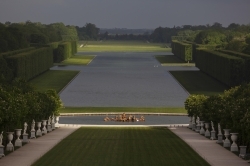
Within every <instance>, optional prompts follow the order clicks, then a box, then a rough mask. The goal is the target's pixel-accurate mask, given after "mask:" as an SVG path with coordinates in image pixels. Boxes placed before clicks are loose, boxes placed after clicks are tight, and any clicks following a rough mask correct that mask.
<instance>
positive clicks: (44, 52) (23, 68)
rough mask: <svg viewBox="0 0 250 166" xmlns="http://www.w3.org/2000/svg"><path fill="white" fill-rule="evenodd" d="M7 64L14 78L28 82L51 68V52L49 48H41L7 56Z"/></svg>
mask: <svg viewBox="0 0 250 166" xmlns="http://www.w3.org/2000/svg"><path fill="white" fill-rule="evenodd" d="M7 62H8V64H9V66H10V68H12V69H13V73H14V77H17V78H23V79H25V80H29V79H31V78H33V77H35V76H37V75H39V74H41V73H43V72H44V71H46V70H48V69H49V68H50V67H52V66H53V51H52V48H50V47H43V48H39V49H35V50H31V51H29V52H24V53H21V54H17V55H13V56H9V57H7Z"/></svg>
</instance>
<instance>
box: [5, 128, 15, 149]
mask: <svg viewBox="0 0 250 166" xmlns="http://www.w3.org/2000/svg"><path fill="white" fill-rule="evenodd" d="M7 134H8V140H9V143H8V144H7V146H6V151H14V146H13V144H12V142H11V141H12V140H13V134H14V132H7Z"/></svg>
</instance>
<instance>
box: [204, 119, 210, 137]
mask: <svg viewBox="0 0 250 166" xmlns="http://www.w3.org/2000/svg"><path fill="white" fill-rule="evenodd" d="M205 127H206V132H205V137H208V138H209V137H210V131H209V130H208V129H209V123H205Z"/></svg>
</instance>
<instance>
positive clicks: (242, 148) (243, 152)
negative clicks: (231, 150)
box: [239, 146, 247, 159]
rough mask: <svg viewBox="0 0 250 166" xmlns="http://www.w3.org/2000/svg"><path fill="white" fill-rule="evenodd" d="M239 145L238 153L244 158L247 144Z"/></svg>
mask: <svg viewBox="0 0 250 166" xmlns="http://www.w3.org/2000/svg"><path fill="white" fill-rule="evenodd" d="M239 147H240V154H239V157H241V158H243V159H244V158H245V157H246V154H247V146H239Z"/></svg>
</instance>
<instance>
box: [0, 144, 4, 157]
mask: <svg viewBox="0 0 250 166" xmlns="http://www.w3.org/2000/svg"><path fill="white" fill-rule="evenodd" d="M4 156H5V155H4V146H3V145H0V158H2V157H4Z"/></svg>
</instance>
